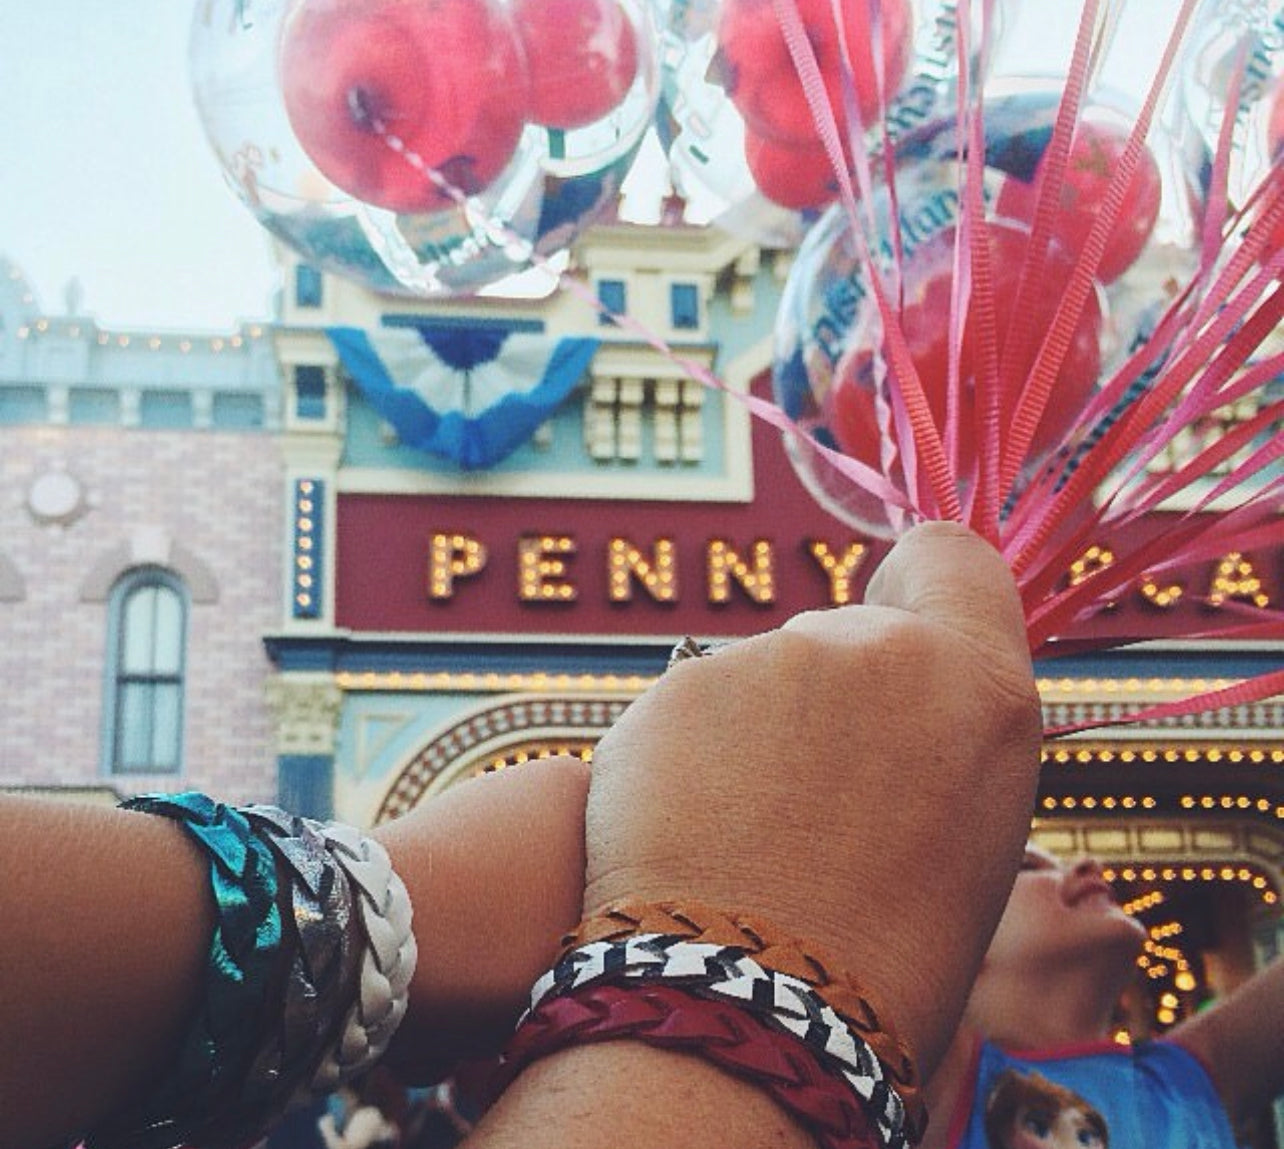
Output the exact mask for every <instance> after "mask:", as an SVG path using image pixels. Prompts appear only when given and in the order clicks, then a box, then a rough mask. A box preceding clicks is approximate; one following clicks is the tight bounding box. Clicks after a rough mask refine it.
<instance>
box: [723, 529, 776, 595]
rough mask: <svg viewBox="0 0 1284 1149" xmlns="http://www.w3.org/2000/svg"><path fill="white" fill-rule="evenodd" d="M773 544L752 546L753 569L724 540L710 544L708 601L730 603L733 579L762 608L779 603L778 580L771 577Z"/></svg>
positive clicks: (764, 543) (763, 542) (758, 542)
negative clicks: (777, 601) (777, 594)
mask: <svg viewBox="0 0 1284 1149" xmlns="http://www.w3.org/2000/svg"><path fill="white" fill-rule="evenodd" d="M771 559H772V555H771V543H769V542H768V541H767V540H766V539H759V540H758V541H757V542H755V543H754V544H753V565H752V566H750V565H749V564H748V563H746V562H745V561H744V560H743V559H742V558H741V557H740V556H739V555H738V554H736V552H735V551H733V550H732V549H731V547H730V545H729V544H728V543H727V541H726V540H725V539H713V540H711V541H710V543H709V551H708V571H709V601H710V602H712V603H723V602H729V601H730V600H731V580H732V579H733V578H734V579H735V580H736V582H738V583H739V584H740V588H741V590H743V591H744V592H745V594H747V595H748V596H749V597H750V598H751V599H752V600H753V601H754V602H756V603H758V605H759V606H769V605H770V604H771V603H773V602H775V601H776V579H775V576H774V574H773V573H772V569H771V567H772V563H771Z"/></svg>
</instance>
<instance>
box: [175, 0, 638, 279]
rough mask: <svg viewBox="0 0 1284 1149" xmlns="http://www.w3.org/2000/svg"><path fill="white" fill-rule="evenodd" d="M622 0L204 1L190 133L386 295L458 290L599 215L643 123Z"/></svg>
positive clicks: (284, 224) (196, 34) (321, 247)
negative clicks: (198, 131) (197, 127)
mask: <svg viewBox="0 0 1284 1149" xmlns="http://www.w3.org/2000/svg"><path fill="white" fill-rule="evenodd" d="M654 42H655V37H654V34H653V33H652V31H651V30H650V24H649V15H648V13H647V12H646V11H645V10H643V9H641V8H639V7H637V6H635V5H634V3H633V0H541V2H540V3H538V4H536V3H533V2H531V0H202V3H200V4H198V5H197V9H196V15H195V18H194V21H193V25H192V33H191V38H190V43H189V56H190V62H191V68H192V77H193V88H194V93H195V97H196V104H197V108H198V111H199V113H200V116H201V119H202V122H203V124H204V126H205V129H206V134H207V136H208V138H209V140H210V142H211V144H212V146H213V148H214V150H215V153H216V155H217V157H218V159H219V162H220V164H221V166H222V168H223V171H224V173H225V175H226V177H227V179H228V181H229V182H230V183H231V185H232V187H233V188H234V190H235V191H236V192H237V194H238V195H239V196H240V198H241V199H242V200H243V201H244V202H245V204H246V206H247V207H248V208H249V209H250V210H251V211H252V212H253V213H254V215H255V216H256V218H258V219H259V221H260V222H261V223H262V224H263V225H264V226H265V227H266V228H267V229H268V230H269V231H271V232H272V233H273V234H274V235H276V236H278V237H280V238H281V239H282V240H284V241H285V242H286V243H288V244H290V245H291V246H292V247H294V248H295V249H296V250H298V251H299V253H300V254H301V255H302V256H303V257H304V258H305V259H307V260H309V261H310V262H312V263H315V264H316V265H318V266H320V267H323V268H325V269H326V270H329V271H333V272H336V273H338V274H341V275H345V276H348V277H350V278H353V279H356V280H357V281H359V282H362V283H364V284H366V285H368V286H370V287H373V288H375V289H376V290H379V291H385V292H389V291H390V292H402V293H407V294H419V295H454V294H468V293H472V292H475V291H477V290H479V289H481V288H483V287H486V286H488V285H490V284H493V283H495V282H497V281H499V280H501V279H503V278H505V277H506V276H508V275H511V274H513V273H514V272H519V271H522V270H525V269H526V268H527V267H529V266H530V264H531V261H532V259H538V258H539V257H541V256H543V255H548V254H551V253H554V252H556V251H558V250H561V249H562V248H563V247H565V245H566V244H568V243H569V242H570V241H571V240H572V239H573V238H574V237H575V235H577V234H578V233H579V232H580V231H582V230H583V228H584V227H586V226H587V225H588V224H589V223H590V222H592V220H593V218H595V216H596V215H598V214H600V213H601V211H602V210H603V209H604V208H605V207H606V206H607V205H609V204H611V203H613V202H614V201H615V198H616V193H617V192H618V190H619V187H620V184H621V183H622V181H623V176H624V172H625V170H626V169H627V166H628V164H629V163H630V162H631V161H632V159H633V157H634V155H635V154H636V152H637V148H638V146H639V144H640V142H641V140H642V137H643V134H644V133H645V131H646V129H647V127H648V126H649V125H650V123H651V119H652V113H653V108H654V103H655V99H656V94H657V90H658V86H657V80H656V72H655V65H654Z"/></svg>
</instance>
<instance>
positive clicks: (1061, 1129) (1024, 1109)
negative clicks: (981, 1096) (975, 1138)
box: [985, 1069, 1110, 1149]
mask: <svg viewBox="0 0 1284 1149" xmlns="http://www.w3.org/2000/svg"><path fill="white" fill-rule="evenodd" d="M985 1132H986V1136H987V1137H988V1139H989V1145H990V1149H1109V1147H1110V1131H1109V1129H1108V1128H1107V1127H1106V1121H1105V1118H1103V1117H1102V1116H1101V1114H1100V1113H1098V1112H1097V1110H1096V1109H1094V1108H1093V1107H1092V1106H1091V1105H1089V1104H1088V1102H1087V1101H1085V1100H1084V1099H1083V1098H1082V1097H1080V1096H1079V1094H1077V1093H1075V1092H1074V1090H1072V1089H1067V1088H1066V1087H1065V1086H1063V1085H1057V1084H1056V1083H1055V1082H1052V1081H1049V1080H1048V1079H1047V1078H1046V1077H1044V1076H1043V1075H1042V1074H1040V1073H1034V1072H1030V1073H1021V1072H1019V1071H1018V1070H1015V1069H1008V1070H1005V1071H1004V1072H1003V1073H1001V1074H999V1076H998V1078H997V1079H996V1080H995V1083H994V1087H993V1089H991V1090H990V1094H989V1097H988V1098H987V1099H986V1103H985Z"/></svg>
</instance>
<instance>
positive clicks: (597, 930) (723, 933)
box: [562, 901, 927, 1141]
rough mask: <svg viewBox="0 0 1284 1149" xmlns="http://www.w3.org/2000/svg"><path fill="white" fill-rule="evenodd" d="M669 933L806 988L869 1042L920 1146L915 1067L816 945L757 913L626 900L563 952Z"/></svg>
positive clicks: (584, 926) (578, 932)
mask: <svg viewBox="0 0 1284 1149" xmlns="http://www.w3.org/2000/svg"><path fill="white" fill-rule="evenodd" d="M652 933H654V934H665V935H671V936H673V937H680V938H686V939H688V940H690V941H699V942H707V943H709V944H712V945H719V946H730V947H735V948H737V949H741V950H743V951H744V952H745V953H746V954H749V955H750V956H752V957H753V959H754V960H755V961H756V962H757V963H758V964H759V965H761V966H763V967H765V968H766V969H772V970H776V971H777V972H779V973H784V974H789V975H790V976H792V977H796V978H798V979H799V980H801V981H804V982H806V983H807V984H808V985H810V986H811V987H812V988H813V989H815V991H816V992H817V993H818V994H819V995H820V996H821V998H823V999H824V1000H825V1002H827V1003H828V1004H829V1005H830V1006H831V1007H832V1008H833V1010H834V1012H835V1013H837V1014H838V1015H839V1016H840V1017H841V1018H842V1019H843V1020H844V1021H846V1022H847V1023H848V1024H849V1025H851V1026H852V1028H853V1029H855V1030H856V1032H857V1033H858V1034H859V1035H860V1036H861V1037H862V1038H863V1039H864V1040H865V1042H866V1044H867V1045H869V1047H870V1048H871V1049H872V1050H873V1051H874V1054H875V1056H876V1057H877V1058H878V1060H879V1062H880V1063H881V1064H882V1066H883V1069H884V1071H885V1072H886V1073H887V1075H888V1077H889V1078H890V1079H891V1081H892V1082H893V1083H894V1087H895V1089H896V1092H897V1094H898V1095H899V1096H900V1099H901V1102H902V1103H903V1104H904V1106H905V1113H906V1127H907V1130H908V1132H909V1136H910V1138H911V1139H912V1140H915V1141H917V1140H920V1139H921V1138H922V1136H923V1133H924V1131H925V1130H926V1127H927V1108H926V1106H925V1104H924V1102H923V1093H922V1082H921V1080H920V1078H919V1073H918V1067H917V1065H916V1064H915V1061H914V1057H913V1055H912V1054H911V1053H910V1051H909V1049H908V1047H907V1046H906V1045H905V1043H904V1042H902V1041H901V1040H900V1038H899V1037H898V1036H897V1034H896V1031H895V1030H894V1029H893V1028H892V1026H891V1024H890V1023H889V1022H887V1021H886V1020H885V1019H884V1018H883V1017H882V1015H881V1014H880V1013H879V1011H878V1010H876V1009H875V1008H874V1006H873V1005H872V1004H871V1003H870V1001H869V998H868V997H867V996H866V994H865V991H864V990H863V989H862V988H861V987H860V986H859V985H858V984H857V983H856V982H855V980H854V979H852V978H851V977H850V975H848V974H846V973H845V972H843V971H842V970H841V967H840V966H839V964H838V962H837V961H836V960H835V959H833V958H832V957H831V956H830V955H829V954H828V953H826V952H825V951H824V950H823V949H822V948H821V947H820V946H818V945H816V944H815V943H814V942H810V941H803V940H801V939H799V938H796V937H793V936H791V935H787V934H783V933H782V932H781V931H780V930H778V929H777V928H776V927H775V926H774V925H773V924H772V923H771V922H768V921H767V920H766V919H764V918H761V917H758V916H756V915H753V914H747V913H739V912H726V911H722V910H718V909H715V908H713V907H712V906H708V905H705V904H704V903H702V902H697V901H683V902H642V901H624V902H617V903H615V904H613V905H610V906H608V907H607V908H606V909H605V910H603V911H602V913H600V914H598V915H595V916H594V917H592V918H588V919H586V920H585V921H583V922H581V923H580V924H579V926H577V927H576V929H575V931H574V932H573V933H570V934H567V935H566V937H564V938H563V939H562V945H563V951H562V952H563V953H566V952H567V951H568V950H570V949H572V948H575V947H578V946H582V945H584V944H585V943H586V942H594V941H618V940H621V939H623V938H627V937H631V936H633V935H635V934H652Z"/></svg>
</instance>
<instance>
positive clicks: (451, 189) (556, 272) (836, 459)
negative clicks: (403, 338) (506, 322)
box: [371, 119, 912, 510]
mask: <svg viewBox="0 0 1284 1149" xmlns="http://www.w3.org/2000/svg"><path fill="white" fill-rule="evenodd" d="M371 128H372V130H373V131H375V132H376V133H377V134H378V135H379V136H381V137H382V138H383V140H384V142H385V143H386V144H387V146H388V147H390V148H391V149H392V150H393V151H395V152H396V153H397V154H398V155H399V156H401V157H402V158H403V159H404V160H405V161H406V162H407V163H408V164H410V166H411V167H413V168H414V169H415V170H416V171H417V172H419V173H420V174H421V175H423V176H424V177H426V178H427V179H430V180H431V181H432V183H433V184H434V186H436V187H437V188H438V189H440V190H441V191H443V192H445V193H446V194H447V195H449V196H450V198H451V199H452V200H454V202H455V203H456V204H458V205H459V206H460V207H461V208H463V209H464V210H465V212H467V213H468V214H470V215H473V214H475V213H476V210H477V207H476V205H475V204H474V203H473V202H471V201H470V200H469V198H468V196H466V195H465V194H464V192H463V191H462V190H460V189H459V188H458V187H456V186H455V185H454V184H452V183H450V181H448V180H447V179H446V178H445V177H444V176H442V175H441V173H440V172H438V171H436V170H435V169H433V168H432V167H431V166H429V165H428V164H427V163H426V162H425V161H424V159H423V157H422V156H420V155H419V154H418V153H417V152H415V151H413V150H412V149H410V148H408V147H406V145H405V143H404V142H403V141H402V140H401V139H399V138H398V137H397V136H395V135H393V134H392V133H391V132H389V131H388V129H387V126H386V125H385V124H384V123H383V122H382V121H380V120H378V119H372V120H371ZM485 222H486V227H487V234H488V235H489V236H491V237H493V238H494V239H496V240H497V241H500V242H504V243H507V244H511V245H522V246H523V247H525V248H527V249H528V250H525V251H524V252H523V254H524V257H525V258H526V259H528V260H529V261H530V262H531V263H532V264H533V265H534V266H535V267H538V268H539V269H540V270H541V271H543V272H544V273H545V274H547V275H549V276H550V277H551V278H552V279H553V280H554V281H555V282H556V283H557V285H558V286H559V287H561V288H562V289H563V290H565V291H566V292H568V293H569V294H571V295H573V296H575V297H576V298H577V299H579V300H581V301H582V302H583V303H585V304H587V305H588V306H589V307H590V308H591V309H592V310H593V311H594V312H596V313H597V314H598V315H600V316H601V317H603V318H605V319H609V320H610V321H611V323H613V324H614V325H615V326H617V327H618V328H620V329H621V330H624V331H628V332H630V333H631V334H633V335H636V336H637V337H638V338H639V339H640V340H641V341H642V342H644V343H646V344H647V346H649V347H651V348H652V349H653V350H655V351H657V352H659V354H660V355H662V356H663V357H664V358H665V359H667V360H668V361H669V362H671V363H673V364H674V365H675V366H676V367H678V368H679V369H680V370H681V371H683V372H684V373H685V374H686V375H688V376H689V377H690V378H691V379H694V380H695V381H696V382H699V383H701V384H703V385H704V386H705V387H707V388H709V389H711V390H715V391H719V392H721V393H722V394H724V395H727V396H729V397H730V398H731V399H732V400H734V401H735V402H736V403H738V404H740V405H741V406H742V407H744V408H745V409H746V410H747V411H748V412H749V414H750V415H752V416H754V417H756V418H758V419H761V420H762V421H763V422H765V423H767V424H768V425H769V426H772V427H775V428H776V429H777V430H779V431H782V432H784V433H786V434H789V435H792V436H794V437H795V438H797V439H799V440H800V441H802V442H803V443H805V444H806V446H807V448H808V449H809V450H812V451H815V452H816V453H817V454H818V455H819V456H820V457H822V458H823V459H824V460H825V461H826V462H827V463H828V464H830V465H831V466H833V467H834V468H835V469H836V470H837V471H838V472H839V473H840V474H842V475H843V476H844V477H846V478H847V479H848V480H849V481H850V482H852V483H853V484H855V485H856V486H858V487H861V488H862V489H864V490H866V491H868V492H869V493H870V494H872V495H873V496H874V497H875V498H877V499H880V500H882V501H883V502H885V503H887V504H889V505H890V506H894V507H899V508H901V509H904V510H911V509H912V507H911V505H910V503H909V500H908V499H907V498H906V496H905V494H904V493H903V492H902V491H901V490H900V489H899V488H898V487H896V486H895V485H894V484H893V483H892V482H891V480H890V479H888V478H887V476H885V475H882V474H880V473H879V472H878V471H876V470H874V469H873V468H872V467H870V466H869V465H868V464H866V463H863V462H861V461H860V460H859V459H855V458H852V457H851V456H850V455H844V454H842V453H841V452H838V451H835V450H833V449H832V448H830V447H827V446H825V445H824V444H823V443H820V442H818V441H817V440H816V439H814V438H813V437H812V436H811V435H809V434H807V432H806V431H804V430H803V429H802V428H801V427H800V426H799V425H798V424H797V423H796V422H795V421H794V420H793V419H790V418H789V417H788V416H787V415H786V414H785V413H784V412H783V411H782V410H781V409H780V407H779V406H777V405H776V404H774V403H771V402H769V401H767V400H765V399H762V398H761V397H759V396H757V395H754V394H753V393H752V392H749V391H739V390H737V389H735V388H733V387H730V386H728V385H727V384H726V383H725V382H723V381H722V380H721V379H719V378H718V377H717V376H716V375H714V374H713V372H711V371H710V370H709V369H708V368H707V367H705V366H704V365H703V364H701V363H697V362H696V361H695V360H692V359H689V358H686V357H684V356H681V355H679V354H678V353H677V352H676V351H675V350H674V349H673V348H672V347H671V346H670V345H669V344H668V343H667V342H666V341H665V340H664V339H663V338H661V337H660V336H659V335H657V334H656V333H655V332H653V331H652V330H651V329H650V328H648V327H646V326H645V325H644V324H641V323H639V322H638V321H637V320H635V319H633V318H632V317H631V316H628V315H624V314H621V313H617V312H614V311H612V310H611V309H610V308H609V307H607V306H606V305H605V304H604V303H603V302H602V300H601V299H599V298H598V297H597V296H596V295H595V294H594V293H593V292H592V291H590V290H589V288H587V287H586V286H585V285H584V284H582V283H580V282H579V280H578V279H576V278H575V277H574V276H572V275H570V274H568V273H567V272H565V271H563V270H561V269H559V268H557V267H555V266H553V264H552V263H551V262H550V261H549V260H548V259H546V258H545V257H544V256H543V255H542V254H541V253H540V252H538V251H536V250H535V249H534V245H533V244H531V243H530V241H529V240H527V239H525V237H523V236H521V235H519V234H518V233H517V232H515V231H514V230H513V229H512V228H510V227H509V226H508V225H507V224H505V223H504V222H503V221H502V220H499V219H496V218H494V217H486V220H485Z"/></svg>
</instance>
